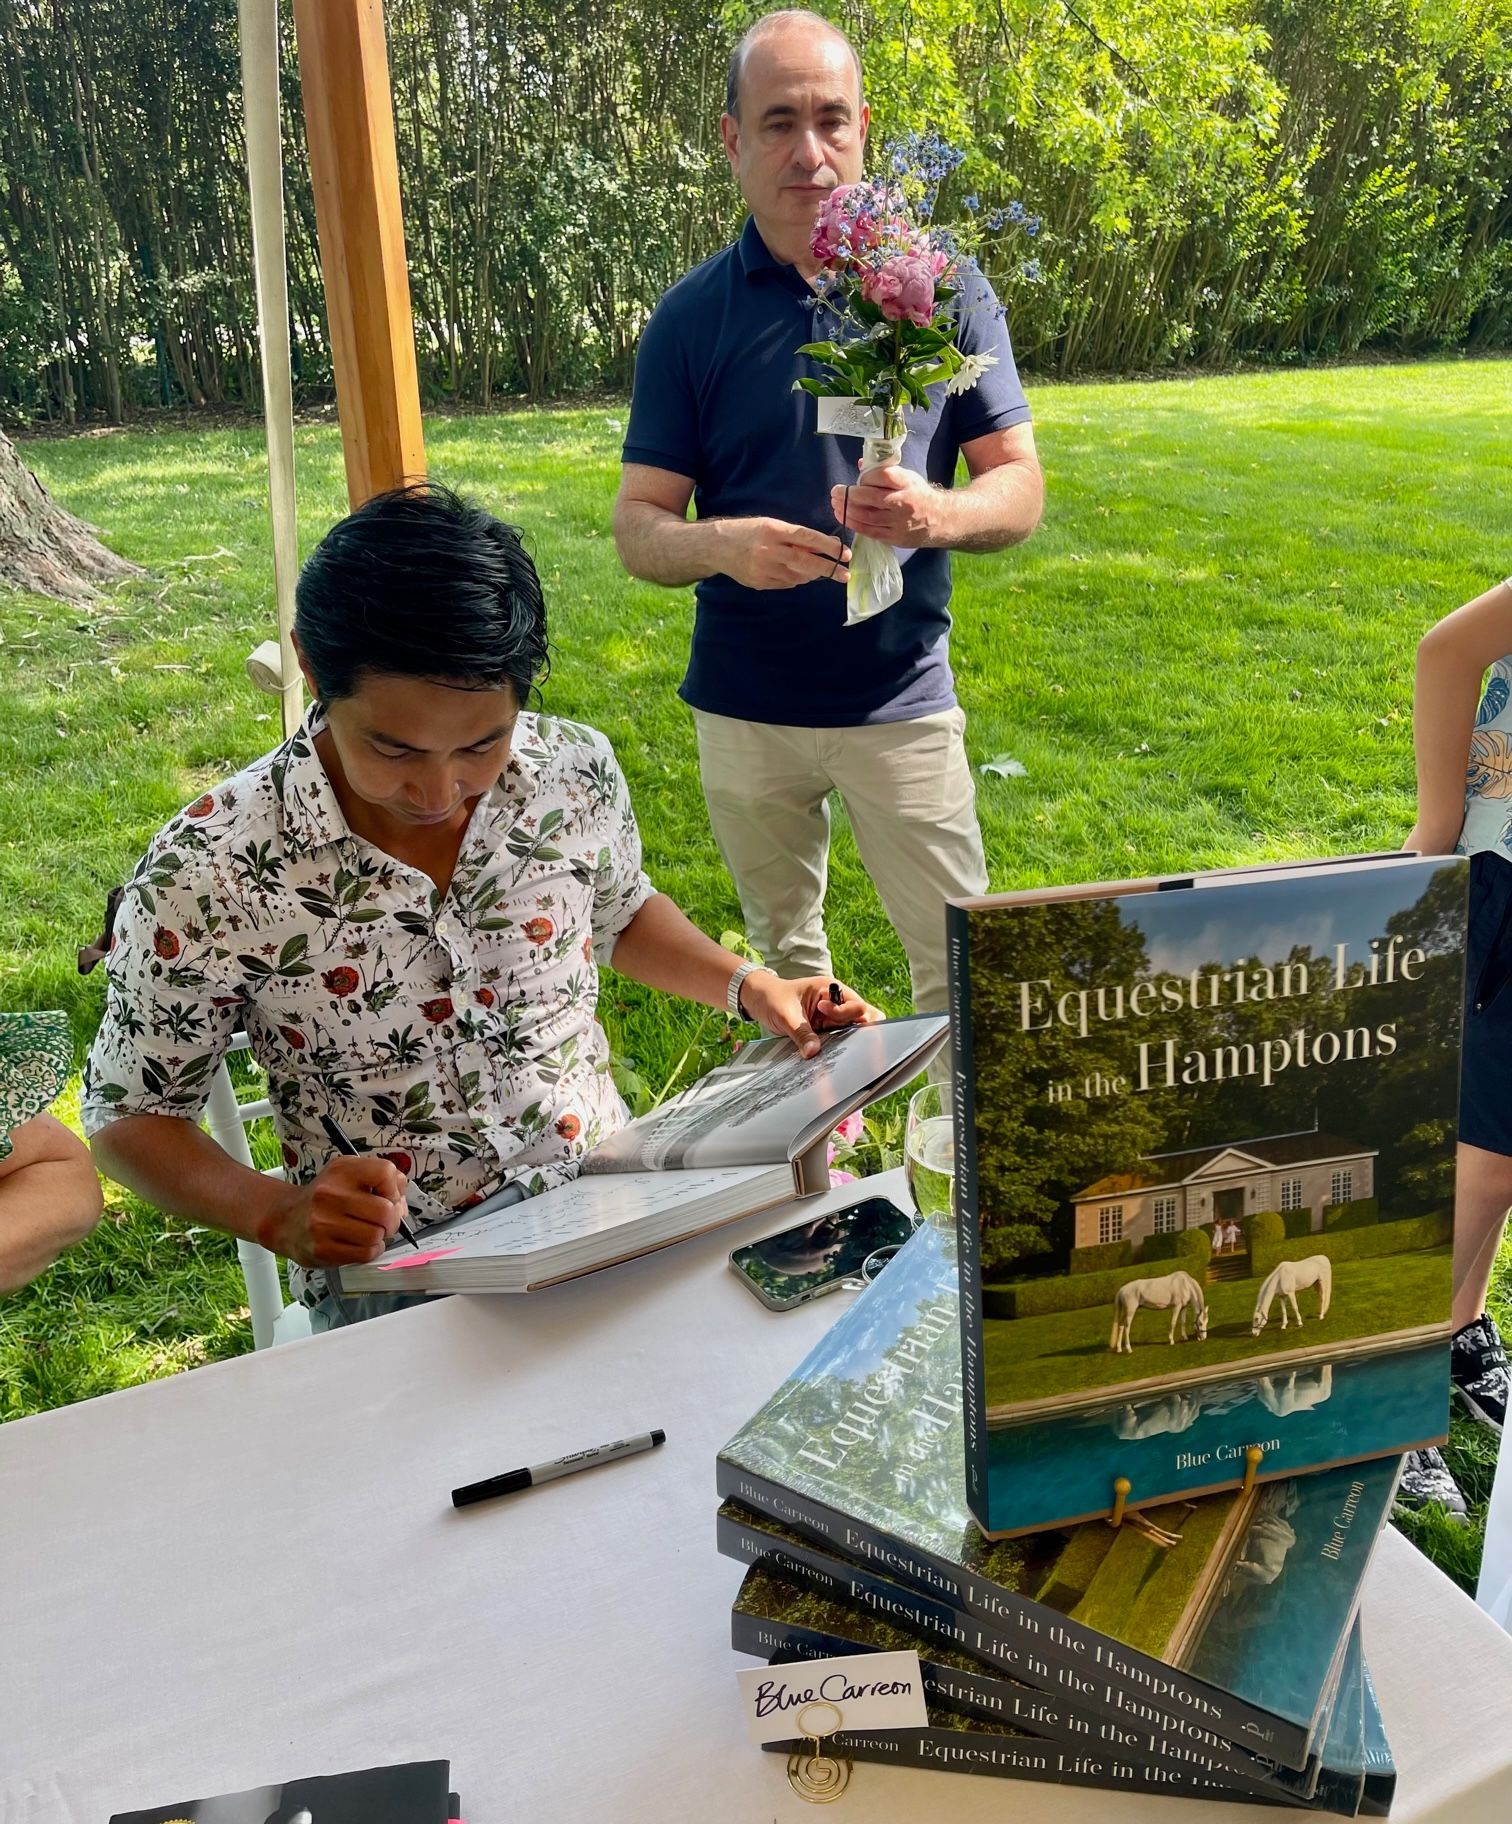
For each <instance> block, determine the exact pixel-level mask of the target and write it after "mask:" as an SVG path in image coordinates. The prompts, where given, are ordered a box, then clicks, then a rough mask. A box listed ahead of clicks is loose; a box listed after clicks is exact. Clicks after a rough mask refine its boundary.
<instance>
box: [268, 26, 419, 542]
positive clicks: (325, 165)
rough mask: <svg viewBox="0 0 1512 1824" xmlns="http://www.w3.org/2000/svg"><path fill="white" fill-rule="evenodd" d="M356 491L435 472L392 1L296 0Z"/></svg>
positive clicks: (349, 465)
mask: <svg viewBox="0 0 1512 1824" xmlns="http://www.w3.org/2000/svg"><path fill="white" fill-rule="evenodd" d="M294 27H295V35H296V39H297V43H298V48H299V77H300V83H301V86H302V88H303V91H304V112H305V131H306V134H307V136H308V139H309V147H310V174H311V179H312V183H313V188H314V192H315V225H316V229H317V231H318V233H319V237H320V268H321V272H322V274H323V276H324V279H325V296H326V316H327V321H328V322H329V324H330V331H331V355H332V360H333V364H334V366H335V371H336V410H337V414H338V416H339V418H340V420H341V443H342V449H343V451H344V453H345V456H346V474H347V495H348V498H349V500H350V502H351V504H352V505H353V506H354V507H355V506H360V505H361V503H362V502H363V501H365V500H368V499H370V498H371V497H372V496H373V495H374V494H378V493H381V492H382V491H383V490H384V489H385V488H394V487H398V486H399V485H400V484H401V483H402V482H405V481H413V480H418V479H419V478H420V477H421V476H422V475H424V473H425V442H424V438H423V436H422V433H421V429H420V386H419V380H418V378H417V375H416V371H415V331H414V322H413V319H412V318H411V315H410V297H409V275H408V272H407V270H406V267H405V257H404V221H403V216H402V212H401V210H400V204H399V162H398V157H397V154H396V151H395V145H394V103H393V95H392V93H391V91H390V88H389V69H388V51H387V48H386V46H385V42H384V36H383V8H382V5H381V0H294Z"/></svg>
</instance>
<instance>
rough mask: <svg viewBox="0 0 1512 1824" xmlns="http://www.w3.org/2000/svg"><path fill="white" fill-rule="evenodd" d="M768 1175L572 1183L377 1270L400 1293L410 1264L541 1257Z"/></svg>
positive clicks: (667, 1175)
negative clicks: (384, 1275) (540, 1255)
mask: <svg viewBox="0 0 1512 1824" xmlns="http://www.w3.org/2000/svg"><path fill="white" fill-rule="evenodd" d="M765 1169H766V1168H761V1167H756V1168H749V1167H734V1168H729V1169H724V1170H719V1169H716V1170H713V1171H695V1172H631V1173H623V1174H620V1175H617V1176H616V1177H615V1178H614V1179H613V1180H612V1181H609V1180H605V1179H603V1178H597V1179H589V1178H574V1179H573V1180H572V1182H571V1183H570V1184H562V1185H558V1186H557V1187H556V1189H555V1190H550V1191H543V1192H542V1193H541V1195H540V1196H539V1197H527V1198H525V1200H524V1201H523V1202H521V1203H513V1204H510V1205H508V1206H507V1207H506V1208H504V1209H499V1210H488V1211H485V1212H483V1213H482V1214H480V1215H478V1216H477V1217H475V1218H473V1219H472V1220H471V1221H468V1220H466V1219H464V1220H462V1221H459V1222H454V1223H452V1224H450V1225H449V1226H448V1227H447V1228H445V1229H444V1230H442V1231H440V1232H439V1233H438V1234H437V1235H436V1236H435V1238H434V1245H433V1246H430V1247H427V1245H426V1243H425V1241H424V1240H422V1242H421V1244H420V1252H419V1253H418V1254H417V1253H415V1252H414V1251H413V1250H412V1249H411V1248H409V1247H408V1246H407V1245H406V1244H405V1243H403V1242H401V1243H399V1244H398V1245H397V1246H390V1247H389V1248H388V1249H387V1250H386V1251H385V1253H384V1255H383V1258H382V1259H381V1261H380V1262H379V1263H378V1264H379V1266H381V1267H382V1268H383V1270H384V1271H385V1272H387V1273H388V1274H389V1277H390V1279H391V1280H392V1281H393V1283H394V1286H395V1288H396V1289H397V1288H398V1287H399V1286H400V1285H401V1284H402V1281H403V1279H404V1269H405V1267H406V1266H410V1265H413V1266H420V1265H423V1264H425V1263H426V1262H428V1261H432V1260H439V1259H442V1258H445V1259H448V1260H476V1259H478V1258H480V1257H485V1256H486V1257H488V1258H491V1259H492V1258H499V1257H501V1256H507V1257H513V1256H517V1255H531V1254H538V1253H541V1252H542V1251H543V1250H545V1249H548V1248H556V1247H560V1246H562V1245H563V1244H564V1243H567V1242H574V1241H581V1240H583V1239H585V1238H586V1237H589V1236H593V1235H601V1234H605V1233H607V1232H608V1231H609V1230H611V1229H617V1228H622V1227H625V1226H626V1225H628V1224H632V1223H639V1222H643V1221H645V1220H647V1219H648V1218H652V1217H655V1216H658V1215H660V1214H662V1213H663V1212H664V1211H666V1210H669V1209H671V1208H673V1207H674V1206H675V1205H677V1204H681V1203H688V1204H694V1203H699V1202H702V1201H703V1200H704V1199H706V1198H709V1197H713V1196H715V1195H717V1194H718V1193H719V1192H721V1191H728V1190H731V1189H733V1188H734V1187H736V1186H738V1185H742V1184H747V1183H750V1182H751V1181H753V1180H755V1179H758V1178H760V1177H762V1176H763V1175H764V1170H765ZM385 1290H387V1287H385Z"/></svg>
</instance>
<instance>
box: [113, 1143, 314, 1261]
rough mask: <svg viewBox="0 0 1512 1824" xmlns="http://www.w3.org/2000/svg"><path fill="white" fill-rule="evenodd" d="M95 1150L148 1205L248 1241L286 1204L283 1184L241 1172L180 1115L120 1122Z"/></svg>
mask: <svg viewBox="0 0 1512 1824" xmlns="http://www.w3.org/2000/svg"><path fill="white" fill-rule="evenodd" d="M91 1146H92V1148H93V1151H94V1156H95V1159H96V1161H97V1163H98V1164H99V1167H100V1170H101V1171H102V1172H105V1173H107V1174H108V1175H109V1176H110V1177H112V1178H114V1179H116V1180H117V1182H118V1183H121V1184H124V1185H125V1186H126V1188H127V1189H128V1190H131V1191H135V1192H136V1194H137V1196H138V1197H140V1198H142V1199H143V1201H144V1202H146V1203H150V1204H152V1205H153V1207H154V1208H156V1209H159V1210H164V1211H166V1212H167V1213H168V1214H170V1215H173V1216H188V1217H190V1218H191V1219H192V1220H193V1221H195V1222H203V1223H206V1224H208V1225H209V1226H210V1227H211V1228H214V1229H224V1230H225V1231H226V1232H227V1233H228V1234H231V1235H238V1236H241V1237H242V1238H243V1239H245V1240H247V1241H255V1240H256V1239H257V1225H258V1223H259V1222H261V1221H262V1220H263V1219H264V1218H265V1217H267V1216H270V1215H272V1214H274V1213H275V1212H276V1211H277V1210H279V1209H280V1208H281V1207H282V1205H283V1204H284V1203H285V1202H286V1201H287V1198H288V1192H287V1189H286V1187H285V1186H284V1184H283V1183H282V1181H281V1180H279V1179H277V1178H270V1177H268V1176H267V1175H266V1174H265V1173H263V1172H258V1171H254V1170H253V1169H252V1167H250V1166H246V1165H242V1164H241V1163H240V1162H239V1161H238V1160H235V1159H233V1158H232V1157H231V1155H230V1154H229V1153H227V1152H226V1151H225V1150H224V1149H223V1148H221V1147H220V1146H218V1145H217V1144H216V1143H215V1141H214V1140H212V1139H211V1138H210V1136H209V1135H208V1134H207V1133H205V1132H204V1130H203V1129H201V1128H198V1127H196V1126H195V1124H194V1123H193V1122H192V1121H187V1120H181V1119H180V1118H179V1117H178V1116H175V1115H123V1116H122V1117H121V1119H120V1120H119V1121H113V1122H112V1123H111V1124H110V1126H109V1127H107V1128H103V1129H102V1130H101V1131H100V1132H99V1133H98V1134H96V1135H95V1137H94V1139H93V1141H92V1142H91Z"/></svg>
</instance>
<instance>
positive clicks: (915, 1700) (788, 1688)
mask: <svg viewBox="0 0 1512 1824" xmlns="http://www.w3.org/2000/svg"><path fill="white" fill-rule="evenodd" d="M735 1677H736V1680H737V1682H738V1683H739V1685H740V1698H741V1705H742V1707H743V1708H744V1710H745V1719H746V1727H747V1729H749V1730H750V1732H751V1740H752V1741H754V1742H787V1741H792V1740H794V1739H795V1738H796V1737H798V1736H810V1737H813V1736H817V1737H819V1738H820V1739H822V1738H823V1737H825V1736H827V1735H832V1734H833V1733H834V1732H835V1730H837V1729H927V1728H928V1727H929V1712H928V1710H927V1709H926V1707H925V1703H924V1674H923V1672H922V1670H921V1669H920V1666H919V1656H918V1654H917V1653H848V1654H846V1655H845V1656H844V1657H843V1658H840V1659H802V1660H795V1661H793V1662H792V1663H791V1664H782V1665H774V1666H760V1667H758V1668H757V1669H756V1670H755V1671H754V1672H737V1673H736V1674H735Z"/></svg>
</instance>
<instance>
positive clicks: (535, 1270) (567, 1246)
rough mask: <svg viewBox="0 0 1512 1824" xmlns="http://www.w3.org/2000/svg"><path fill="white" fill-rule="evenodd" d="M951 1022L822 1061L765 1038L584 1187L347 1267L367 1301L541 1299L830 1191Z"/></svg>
mask: <svg viewBox="0 0 1512 1824" xmlns="http://www.w3.org/2000/svg"><path fill="white" fill-rule="evenodd" d="M949 1029H950V1023H949V1021H948V1020H947V1019H946V1018H945V1016H944V1015H942V1014H914V1015H912V1016H910V1017H908V1018H906V1019H899V1020H884V1021H882V1022H880V1023H879V1024H877V1025H875V1026H848V1027H845V1028H843V1029H841V1030H840V1031H838V1032H833V1033H827V1034H825V1035H824V1038H823V1043H822V1047H821V1049H820V1051H819V1053H818V1055H817V1056H816V1057H812V1058H804V1057H800V1056H799V1053H798V1050H797V1048H796V1047H795V1046H794V1044H793V1043H792V1041H791V1040H790V1039H785V1038H776V1039H763V1040H761V1041H760V1042H758V1043H757V1044H754V1045H749V1046H747V1047H746V1048H745V1049H744V1050H743V1051H740V1052H738V1053H737V1054H736V1056H735V1057H734V1058H732V1059H731V1061H730V1062H729V1063H728V1064H722V1065H721V1066H720V1067H719V1068H718V1069H717V1070H711V1071H710V1072H709V1074H708V1075H707V1076H705V1077H701V1078H700V1079H699V1080H698V1082H696V1083H694V1084H692V1085H691V1086H690V1087H689V1088H688V1089H685V1090H684V1091H683V1092H682V1093H681V1094H680V1095H677V1096H674V1097H672V1098H671V1100H670V1101H667V1102H664V1103H663V1104H662V1105H661V1106H660V1107H659V1108H654V1109H652V1110H651V1111H650V1113H649V1114H645V1115H642V1116H641V1117H640V1118H639V1119H638V1120H636V1121H632V1122H630V1123H629V1124H628V1125H627V1126H626V1127H623V1128H621V1129H620V1131H619V1132H618V1133H617V1134H612V1135H611V1136H610V1137H609V1139H607V1140H605V1141H603V1142H601V1143H600V1145H598V1146H596V1147H595V1148H594V1149H593V1151H592V1152H590V1153H588V1154H587V1155H585V1157H584V1159H583V1162H582V1168H581V1172H580V1175H579V1176H578V1177H577V1178H575V1179H574V1180H573V1181H572V1182H571V1183H570V1184H564V1185H559V1186H558V1187H557V1188H556V1189H555V1190H550V1191H544V1192H542V1193H541V1195H540V1196H538V1197H529V1198H526V1199H525V1200H524V1201H522V1202H516V1201H508V1200H507V1199H508V1197H509V1196H510V1195H511V1194H512V1187H509V1189H507V1190H506V1192H505V1193H503V1194H501V1195H500V1196H497V1197H493V1198H488V1199H486V1200H485V1201H484V1202H482V1203H480V1204H476V1205H475V1206H474V1207H473V1208H472V1209H469V1210H464V1211H459V1212H458V1213H457V1214H456V1215H455V1216H453V1217H451V1218H450V1219H447V1220H443V1221H441V1222H438V1223H431V1224H428V1225H427V1226H426V1228H425V1229H424V1230H423V1232H422V1239H421V1243H420V1251H419V1252H418V1253H416V1252H415V1250H414V1249H413V1248H411V1247H410V1246H409V1244H408V1243H407V1242H404V1241H396V1242H394V1243H393V1244H391V1245H390V1246H389V1248H388V1249H387V1250H386V1251H385V1253H384V1254H383V1256H382V1257H381V1258H380V1259H378V1260H376V1261H371V1262H369V1263H368V1264H367V1265H366V1266H358V1267H341V1268H338V1269H336V1278H337V1279H338V1281H339V1284H340V1289H341V1290H342V1291H343V1292H345V1293H358V1292H533V1291H535V1290H536V1289H537V1288H539V1287H541V1286H549V1285H554V1284H555V1283H556V1282H557V1281H558V1280H563V1279H572V1278H574V1277H575V1276H576V1275H578V1274H580V1273H591V1272H593V1271H594V1269H595V1268H598V1267H608V1266H613V1265H614V1264H615V1263H616V1262H617V1261H621V1260H629V1259H631V1258H632V1257H633V1256H634V1255H637V1254H649V1253H650V1252H651V1251H652V1249H654V1248H662V1247H666V1246H667V1244H668V1243H669V1242H674V1241H681V1240H683V1239H684V1238H685V1237H686V1236H689V1235H696V1234H699V1233H700V1232H701V1231H703V1230H704V1229H710V1228H714V1227H715V1226H716V1225H717V1224H719V1223H722V1222H733V1221H734V1220H735V1219H736V1218H737V1217H739V1216H748V1215H751V1214H753V1213H754V1212H755V1211H757V1210H763V1209H767V1208H769V1207H770V1206H772V1205H773V1204H779V1203H785V1202H787V1201H788V1200H789V1199H790V1198H793V1197H807V1196H811V1195H813V1194H815V1193H817V1192H820V1191H825V1190H828V1189H829V1170H828V1165H827V1162H826V1158H825V1147H826V1143H827V1141H828V1138H829V1135H830V1133H831V1131H832V1130H833V1128H834V1127H835V1125H836V1123H837V1122H840V1121H843V1120H844V1119H845V1117H846V1116H847V1115H849V1114H851V1113H853V1112H854V1111H855V1110H856V1109H858V1108H864V1107H865V1106H866V1105H867V1104H868V1103H871V1102H875V1101H877V1100H879V1099H880V1098H881V1097H882V1096H885V1095H888V1094H889V1093H890V1092H891V1091H893V1090H895V1089H898V1088H900V1087H901V1086H902V1085H903V1084H904V1083H906V1082H908V1080H909V1079H910V1078H911V1077H913V1076H915V1075H916V1074H917V1073H918V1072H919V1071H921V1070H922V1069H923V1068H924V1066H925V1065H926V1064H927V1063H928V1062H929V1060H930V1059H931V1058H932V1057H933V1056H934V1055H935V1053H936V1052H937V1051H938V1050H939V1049H940V1047H941V1045H943V1044H944V1042H945V1038H946V1035H947V1033H948V1032H949Z"/></svg>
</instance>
